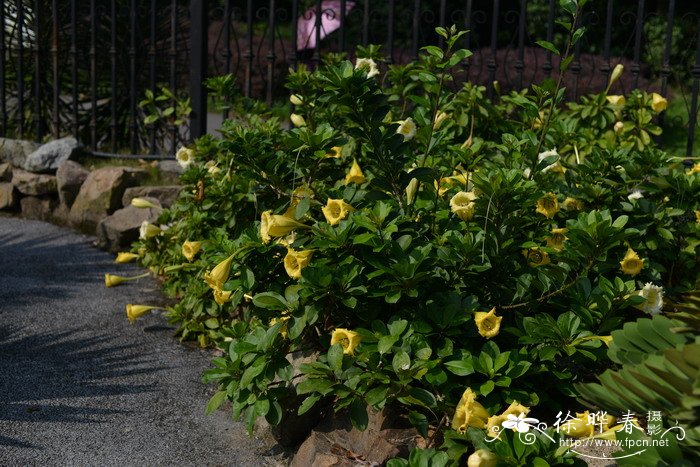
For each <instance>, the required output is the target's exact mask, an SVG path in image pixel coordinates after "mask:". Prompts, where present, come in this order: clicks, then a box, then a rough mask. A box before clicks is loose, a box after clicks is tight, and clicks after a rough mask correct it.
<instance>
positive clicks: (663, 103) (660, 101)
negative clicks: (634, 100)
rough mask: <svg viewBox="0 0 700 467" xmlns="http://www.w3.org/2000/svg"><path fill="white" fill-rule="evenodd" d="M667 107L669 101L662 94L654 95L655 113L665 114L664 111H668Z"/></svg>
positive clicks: (653, 105)
mask: <svg viewBox="0 0 700 467" xmlns="http://www.w3.org/2000/svg"><path fill="white" fill-rule="evenodd" d="M667 107H668V101H667V100H666V99H665V98H664V97H663V96H662V95H661V94H657V93H652V95H651V108H652V109H654V112H656V113H660V112H663V111H664V110H666V108H667Z"/></svg>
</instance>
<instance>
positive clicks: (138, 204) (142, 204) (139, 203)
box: [131, 198, 158, 209]
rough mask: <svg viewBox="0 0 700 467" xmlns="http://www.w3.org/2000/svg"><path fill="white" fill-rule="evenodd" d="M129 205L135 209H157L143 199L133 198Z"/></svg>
mask: <svg viewBox="0 0 700 467" xmlns="http://www.w3.org/2000/svg"><path fill="white" fill-rule="evenodd" d="M131 205H132V206H133V207H135V208H142V209H148V208H157V207H158V206H156V205H155V204H153V203H151V202H150V201H148V200H147V199H145V198H133V199H132V200H131Z"/></svg>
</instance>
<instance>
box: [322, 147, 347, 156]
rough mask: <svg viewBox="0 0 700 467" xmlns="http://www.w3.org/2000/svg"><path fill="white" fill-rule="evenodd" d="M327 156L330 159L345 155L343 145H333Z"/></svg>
mask: <svg viewBox="0 0 700 467" xmlns="http://www.w3.org/2000/svg"><path fill="white" fill-rule="evenodd" d="M325 157H326V158H329V159H340V158H341V157H343V147H342V146H333V147H332V148H331V150H330V151H329V152H327V153H326V155H325Z"/></svg>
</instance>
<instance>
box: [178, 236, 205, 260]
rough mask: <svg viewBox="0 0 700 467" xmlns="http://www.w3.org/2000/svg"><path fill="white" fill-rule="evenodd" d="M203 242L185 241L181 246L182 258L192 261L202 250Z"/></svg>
mask: <svg viewBox="0 0 700 467" xmlns="http://www.w3.org/2000/svg"><path fill="white" fill-rule="evenodd" d="M202 244H203V242H191V241H189V240H186V241H185V242H184V243H183V244H182V256H184V257H185V258H187V261H192V260H193V259H194V257H195V256H196V255H197V253H199V251H200V250H201V249H202Z"/></svg>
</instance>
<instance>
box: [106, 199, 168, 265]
mask: <svg viewBox="0 0 700 467" xmlns="http://www.w3.org/2000/svg"><path fill="white" fill-rule="evenodd" d="M146 199H148V201H150V202H151V203H153V204H155V205H156V206H159V203H158V200H157V199H155V198H146ZM161 211H162V209H161V208H160V207H157V208H148V209H144V208H136V207H134V206H127V207H125V208H123V209H118V210H116V211H115V212H114V214H112V215H111V216H108V217H105V218H104V219H102V220H101V221H100V223H99V224H97V244H98V246H99V247H100V248H103V249H105V250H109V251H112V252H117V251H120V250H123V249H125V248H128V247H129V246H130V245H131V243H132V242H134V241H136V240H137V239H138V238H139V229H140V228H141V224H142V223H143V221H148V222H155V221H156V219H158V215H159V214H160V212H161Z"/></svg>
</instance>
